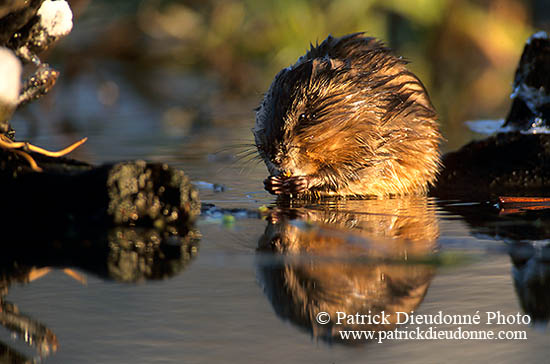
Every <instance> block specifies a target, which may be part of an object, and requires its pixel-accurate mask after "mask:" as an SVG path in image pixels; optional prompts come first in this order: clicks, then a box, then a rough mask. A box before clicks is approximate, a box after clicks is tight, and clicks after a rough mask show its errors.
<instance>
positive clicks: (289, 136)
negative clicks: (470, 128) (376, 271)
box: [253, 34, 440, 196]
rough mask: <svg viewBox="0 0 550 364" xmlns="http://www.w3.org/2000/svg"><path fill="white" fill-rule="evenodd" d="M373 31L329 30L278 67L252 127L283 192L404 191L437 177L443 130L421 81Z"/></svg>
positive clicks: (275, 189) (274, 184) (270, 183)
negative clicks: (335, 34)
mask: <svg viewBox="0 0 550 364" xmlns="http://www.w3.org/2000/svg"><path fill="white" fill-rule="evenodd" d="M405 64H406V62H405V61H404V60H402V59H401V58H397V57H395V56H393V55H392V54H391V53H390V51H389V49H387V48H385V47H383V46H382V45H381V44H380V43H379V42H377V41H375V40H374V39H373V38H365V37H362V36H361V34H353V35H349V36H346V37H343V38H337V39H336V38H332V37H330V36H329V37H328V38H327V39H326V40H325V41H324V42H323V43H321V44H320V45H318V46H317V47H312V48H311V50H310V51H309V52H308V53H307V54H306V55H305V56H303V57H300V59H298V61H297V62H296V64H294V65H293V66H291V67H288V68H285V69H283V70H282V71H280V72H279V73H278V74H277V76H276V77H275V80H274V81H273V83H272V84H271V87H270V88H269V90H268V92H267V93H266V95H265V97H264V99H263V101H262V103H261V105H260V106H259V108H258V109H257V113H256V125H255V128H254V130H253V131H254V136H255V140H256V146H257V147H258V151H259V153H260V156H261V157H262V158H263V159H264V161H265V163H266V165H267V168H268V170H269V172H270V174H271V177H269V178H268V179H267V180H266V181H265V183H266V188H267V189H268V191H270V192H272V193H275V194H293V193H297V194H329V195H378V196H380V195H400V194H407V193H417V192H424V191H425V189H426V186H427V185H428V184H429V183H431V182H432V181H433V180H434V179H435V175H436V172H437V169H438V164H439V154H438V143H439V140H440V134H439V132H438V129H437V124H436V122H435V119H436V114H435V111H434V109H433V107H432V105H431V103H430V101H429V98H428V95H427V93H426V91H425V89H424V87H423V85H422V83H421V82H420V81H419V80H418V79H417V78H416V76H414V75H413V74H412V73H410V72H409V71H407V70H406V68H405Z"/></svg>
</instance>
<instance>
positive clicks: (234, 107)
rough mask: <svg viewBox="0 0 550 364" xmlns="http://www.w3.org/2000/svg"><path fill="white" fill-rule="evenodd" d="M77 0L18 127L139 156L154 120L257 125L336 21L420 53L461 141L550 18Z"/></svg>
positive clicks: (497, 111) (544, 14) (371, 6)
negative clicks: (48, 87) (270, 90)
mask: <svg viewBox="0 0 550 364" xmlns="http://www.w3.org/2000/svg"><path fill="white" fill-rule="evenodd" d="M69 2H70V3H71V7H72V9H73V13H74V15H75V19H74V28H73V31H72V33H71V34H70V35H69V36H68V37H67V38H65V39H64V40H62V41H61V42H60V43H59V44H58V45H57V46H56V47H55V48H54V49H53V50H52V51H51V52H50V54H48V55H46V57H45V58H46V61H47V62H49V63H51V64H52V65H53V66H54V67H56V68H57V69H58V70H60V71H61V76H60V79H59V81H58V84H57V85H56V87H55V88H54V92H53V93H52V94H51V95H49V96H48V97H47V98H46V99H44V100H42V101H41V102H39V103H36V104H37V105H31V106H29V107H27V108H25V109H23V110H21V111H19V112H18V116H17V118H16V122H15V123H14V124H15V125H14V126H15V128H16V130H17V131H18V133H19V134H18V137H21V136H23V137H26V138H29V139H31V140H32V139H36V138H37V137H38V136H40V135H44V134H67V133H74V134H77V135H78V136H81V135H87V136H93V135H94V133H97V134H98V135H101V136H103V137H105V136H109V135H115V134H116V135H118V134H123V135H125V136H132V135H133V137H132V138H130V139H127V140H126V142H127V145H126V149H125V152H124V153H122V154H121V155H120V157H125V156H127V155H132V156H133V155H135V154H136V153H137V154H138V156H139V155H140V153H139V152H138V151H134V152H135V153H132V146H135V145H136V144H137V145H141V146H143V145H144V144H147V143H148V138H150V137H151V135H157V134H159V133H160V134H161V135H163V138H165V139H166V141H167V143H168V144H170V141H172V142H173V143H178V142H179V141H181V140H184V139H185V138H186V137H188V136H190V135H194V134H193V132H192V131H193V130H201V128H208V127H209V126H212V125H218V126H223V127H227V128H230V127H233V126H234V127H237V128H244V129H245V130H247V131H246V133H249V129H250V127H252V125H253V123H254V112H253V108H254V107H255V106H256V105H257V104H258V103H259V101H260V99H261V97H262V93H263V92H264V91H265V90H266V89H267V87H268V86H269V84H270V82H271V80H272V79H273V77H274V75H275V74H276V73H277V71H279V70H280V69H281V68H283V67H286V66H288V65H290V64H292V63H294V62H295V60H296V59H297V58H298V57H299V56H300V55H302V54H304V52H305V51H306V50H307V49H308V48H309V45H310V43H313V44H315V43H316V42H321V41H322V40H323V39H324V38H325V37H326V36H327V35H328V34H332V35H334V36H340V35H344V34H346V33H351V32H358V31H365V32H366V33H367V34H368V35H369V36H374V37H377V38H379V39H381V40H383V41H384V42H385V43H386V44H388V45H389V46H391V47H392V48H394V49H395V52H396V53H397V54H399V55H402V56H404V57H405V58H407V59H408V60H410V61H411V65H410V68H411V69H412V70H413V72H415V73H416V74H417V75H418V76H419V77H420V79H421V80H422V81H423V82H424V84H425V86H426V88H427V89H428V91H429V93H430V96H431V98H432V101H433V103H434V104H435V106H436V108H437V110H438V111H439V113H440V121H441V124H442V130H443V133H444V135H445V137H446V138H447V144H446V145H445V146H444V150H451V149H456V148H458V147H459V146H461V145H462V144H464V143H465V142H466V141H468V140H470V139H472V138H473V137H474V135H473V134H472V132H470V131H468V130H467V129H466V128H465V126H464V121H466V120H472V119H487V118H489V119H498V118H503V117H505V115H506V113H507V110H508V107H509V104H510V98H509V94H510V92H511V83H512V80H513V75H514V71H515V67H516V65H517V63H518V61H519V57H520V55H521V52H522V49H523V45H524V43H525V41H526V39H527V38H528V37H529V36H530V34H531V33H533V32H534V31H536V30H541V29H542V30H545V29H549V25H550V5H549V2H548V1H547V0H530V1H520V0H418V1H410V0H335V1H327V0H324V1H313V0H277V1H276V0H268V1H257V0H200V1H199V0H187V1H169V0H143V1H136V0H133V1H131V0H130V1H116V2H113V1H106V0H93V1H90V0H73V1H69ZM44 110H48V113H46V114H47V116H45V115H44V113H42V111H44ZM45 118H46V119H48V121H49V122H48V123H44V121H43V120H44V119H45ZM137 120H141V121H140V122H137ZM44 125H46V126H44ZM44 128H49V129H48V130H46V131H44ZM73 139H76V135H75V138H73ZM206 139H208V138H206ZM121 142H122V143H124V140H122V141H121ZM93 143H94V142H93V141H92V144H93ZM96 143H100V142H99V141H96ZM106 143H107V142H106ZM109 143H112V140H111V141H110V142H109ZM46 144H47V142H46ZM162 144H165V143H162ZM99 149H101V148H99ZM167 153H169V150H167ZM142 154H143V155H144V156H147V155H149V154H150V153H148V152H147V151H143V153H142ZM117 157H119V155H117V154H116V153H115V155H110V156H108V157H107V156H99V157H96V158H95V159H99V160H103V159H105V158H115V159H116V158H117ZM91 159H94V158H91Z"/></svg>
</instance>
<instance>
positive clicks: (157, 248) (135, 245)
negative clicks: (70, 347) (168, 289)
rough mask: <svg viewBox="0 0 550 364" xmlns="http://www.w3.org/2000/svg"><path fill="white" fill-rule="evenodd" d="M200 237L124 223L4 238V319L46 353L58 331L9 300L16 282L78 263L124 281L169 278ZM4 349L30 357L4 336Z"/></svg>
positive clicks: (0, 264)
mask: <svg viewBox="0 0 550 364" xmlns="http://www.w3.org/2000/svg"><path fill="white" fill-rule="evenodd" d="M198 241H199V234H198V232H197V231H195V230H193V231H191V232H190V233H189V234H187V235H186V236H180V235H173V234H169V233H167V232H161V231H157V230H154V229H138V228H128V227H119V228H114V229H111V230H107V231H103V232H98V233H96V234H95V235H87V236H86V237H83V236H79V237H78V239H77V240H69V239H65V240H55V239H51V240H46V239H45V240H43V241H36V242H33V243H24V242H20V243H19V244H15V243H12V242H9V243H7V244H4V246H3V247H2V252H1V254H0V325H2V326H4V327H5V328H7V329H8V330H10V331H11V332H12V333H14V334H16V335H17V336H18V337H20V338H22V339H24V340H25V342H26V343H27V344H28V345H30V346H31V347H34V348H36V349H37V351H38V352H39V354H40V355H41V356H45V355H48V354H49V353H53V352H55V351H56V350H57V346H58V343H57V338H56V335H55V333H54V332H52V331H51V330H50V329H49V328H47V327H46V326H44V325H43V324H42V323H40V322H39V321H37V320H35V319H32V318H30V317H28V316H27V315H25V314H22V313H20V312H19V310H18V308H17V306H15V305H14V304H11V303H8V302H6V301H4V299H3V297H5V296H6V295H7V294H8V290H9V287H10V285H11V284H12V283H14V282H17V283H29V282H30V281H32V280H33V279H34V277H40V276H41V275H42V274H43V273H45V272H47V271H48V270H49V269H44V268H41V267H60V268H65V267H75V268H78V269H82V270H85V271H87V272H90V273H92V274H95V275H97V276H99V277H102V278H104V279H114V280H117V281H122V282H137V281H143V280H146V279H164V278H168V277H172V276H174V275H176V274H178V273H180V272H181V271H182V270H183V269H184V268H185V267H186V266H187V265H188V264H189V263H190V261H191V260H192V259H193V258H194V257H195V256H196V255H197V252H198ZM2 353H3V354H2ZM1 355H4V356H6V357H9V358H13V360H14V361H13V362H26V359H25V358H24V357H23V356H21V355H20V354H18V353H17V352H15V351H14V350H12V349H11V348H9V347H5V346H3V345H2V343H1V342H0V359H1V358H2V356H1ZM18 355H19V356H18ZM17 358H20V359H21V360H19V359H17ZM0 362H1V361H0ZM7 362H12V359H10V360H8V361H7Z"/></svg>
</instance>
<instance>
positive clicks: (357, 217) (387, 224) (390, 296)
mask: <svg viewBox="0 0 550 364" xmlns="http://www.w3.org/2000/svg"><path fill="white" fill-rule="evenodd" d="M438 234H439V226H438V220H437V218H436V214H435V210H434V209H433V208H432V207H431V206H429V204H428V200H427V199H426V198H423V197H418V198H405V199H390V200H369V201H347V202H342V201H336V202H333V203H331V204H325V205H316V206H307V205H303V206H299V205H298V206H297V205H296V204H294V205H293V206H292V207H289V206H288V205H286V206H285V205H284V204H283V203H280V204H278V205H277V207H275V208H274V209H273V210H272V211H271V214H270V216H269V217H268V223H267V226H266V229H265V232H264V234H263V235H262V237H261V238H260V240H259V242H258V259H257V272H258V277H259V281H260V282H261V285H262V286H263V290H264V293H265V294H266V296H267V297H268V299H269V300H270V302H271V304H272V305H273V308H274V309H275V312H276V314H277V315H278V316H279V318H281V319H282V320H285V321H286V320H288V321H290V322H291V323H293V324H294V325H296V326H297V327H299V328H301V329H303V330H304V331H306V332H309V333H310V334H311V335H312V336H313V337H314V338H315V339H318V340H319V339H320V340H322V341H324V342H327V343H343V344H360V343H364V342H368V341H367V340H365V339H360V340H342V338H341V337H340V334H339V331H340V330H372V331H382V330H384V331H386V330H392V329H393V328H395V327H396V325H397V322H396V320H397V316H396V312H410V311H413V310H415V309H416V308H417V307H418V306H419V305H420V304H421V302H422V300H423V299H424V296H425V295H426V292H427V291H428V287H429V285H430V282H431V280H432V279H433V276H434V274H435V266H434V265H433V264H430V263H428V261H429V257H431V256H433V255H434V253H435V252H436V250H437V243H436V239H437V237H438ZM269 256H272V257H274V258H276V259H271V260H269V259H267V258H268V257H269ZM427 258H428V259H427ZM322 312H326V313H328V314H329V315H330V317H331V320H330V322H328V323H327V324H324V325H322V324H320V323H319V322H318V321H317V317H318V315H319V314H320V313H322ZM337 312H344V313H345V314H347V315H356V314H359V315H370V316H371V318H372V319H373V320H372V321H371V324H363V323H362V322H360V321H361V320H352V321H353V322H352V321H351V320H350V321H348V320H347V319H345V320H341V321H340V323H339V324H338V323H337V322H336V320H335V318H337V317H338V316H337V315H338V314H337ZM340 315H342V314H340ZM379 315H385V317H386V320H382V319H381V317H380V318H375V317H379ZM321 317H322V316H321ZM375 321H377V322H378V323H377V322H375ZM363 322H364V323H367V322H368V318H367V316H365V318H364V321H363Z"/></svg>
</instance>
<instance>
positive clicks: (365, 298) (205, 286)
mask: <svg viewBox="0 0 550 364" xmlns="http://www.w3.org/2000/svg"><path fill="white" fill-rule="evenodd" d="M114 74H116V73H114ZM159 77H166V79H172V80H173V77H176V80H175V81H174V80H173V82H174V84H178V83H177V80H178V79H177V77H182V79H181V81H182V82H181V84H184V85H186V86H185V87H183V86H182V87H183V88H184V89H183V90H182V92H183V93H184V94H185V95H194V94H195V93H196V92H195V91H196V89H197V88H196V87H198V86H194V84H193V82H192V80H190V79H189V78H186V77H185V76H181V75H179V76H178V75H176V76H174V75H169V74H168V75H164V76H162V75H161V76H159ZM111 81H113V82H115V84H117V85H118V86H117V87H118V89H117V92H118V94H119V98H118V100H117V103H116V104H115V105H114V106H105V105H102V104H101V103H100V101H99V99H98V97H97V93H96V91H97V89H98V84H97V82H96V81H94V80H93V77H88V78H86V77H83V78H82V79H79V80H78V82H74V83H72V84H69V85H65V86H63V85H61V86H60V87H59V90H58V91H57V92H58V93H57V95H56V98H55V100H56V101H55V104H54V105H55V107H54V108H53V109H50V110H49V112H48V113H47V114H46V115H44V116H38V115H39V112H40V110H41V109H40V108H38V107H37V108H35V109H33V110H26V111H24V112H22V113H20V114H19V115H18V116H17V120H16V123H15V127H16V129H17V130H18V137H19V138H20V139H30V140H32V141H33V142H34V143H35V144H39V145H42V146H45V147H49V148H52V149H56V148H59V147H61V146H64V145H65V144H68V143H70V142H72V141H74V140H76V139H77V138H78V137H80V136H88V137H89V141H88V142H87V144H86V145H85V146H84V147H82V148H81V149H80V150H78V151H77V152H75V155H74V156H75V157H76V158H80V159H84V160H87V161H91V162H94V163H101V162H105V161H112V160H123V159H138V158H145V159H148V160H152V161H166V162H168V163H170V164H171V165H172V166H174V167H178V168H182V169H184V170H185V171H186V172H187V173H188V174H189V176H190V177H191V178H192V180H194V181H197V182H198V181H202V182H207V183H220V184H223V185H225V187H226V189H225V191H224V192H214V191H213V190H211V189H208V188H207V187H204V188H202V189H201V198H202V201H203V202H206V203H213V204H216V205H217V206H219V207H223V208H233V207H238V208H244V209H248V210H250V211H256V210H257V209H258V208H259V207H260V206H265V205H268V206H272V207H274V210H273V211H274V214H273V215H272V217H271V218H270V219H267V220H266V219H257V218H244V217H239V216H237V217H236V219H235V220H234V221H232V220H230V219H225V220H224V219H223V218H217V217H212V216H211V217H203V218H201V219H199V221H198V223H197V228H198V230H199V231H200V233H201V235H202V237H201V239H200V241H199V242H198V251H197V252H196V253H195V255H194V258H193V259H192V260H190V261H189V262H187V264H186V265H185V267H183V269H181V270H179V271H177V273H176V274H175V275H173V276H171V277H167V278H165V279H162V280H147V279H141V280H139V281H138V282H137V283H135V282H134V283H125V282H119V281H117V280H116V279H107V277H106V276H105V275H102V276H100V275H98V274H97V272H95V273H94V272H93V271H87V270H79V269H78V267H77V268H76V269H75V271H76V272H77V273H78V274H80V275H81V276H83V277H85V280H86V282H85V283H84V284H83V283H82V282H80V281H79V280H77V279H74V278H71V277H70V276H69V275H68V274H65V273H64V272H63V270H62V269H61V268H64V267H54V269H52V270H51V271H50V272H49V274H46V275H44V276H42V277H41V278H39V279H35V280H33V281H32V282H30V283H27V284H21V283H17V282H14V283H13V284H12V285H11V286H10V287H9V292H8V293H7V294H6V295H5V297H3V299H4V301H5V302H9V303H11V304H14V305H16V306H17V308H18V310H19V312H20V315H22V316H23V317H27V318H32V320H33V322H34V323H39V324H41V325H43V326H44V327H46V328H47V329H49V330H51V334H50V335H55V338H56V339H55V340H57V346H56V350H54V351H55V352H51V353H50V354H49V355H47V353H45V352H42V353H40V350H38V349H36V348H35V347H33V346H30V345H27V344H26V343H25V338H24V337H22V336H21V335H15V334H13V333H12V332H11V331H10V330H8V329H7V328H5V327H2V328H0V349H1V350H6V349H5V347H10V348H11V349H12V350H16V351H18V352H19V353H21V355H23V356H24V357H26V358H28V359H35V360H42V361H43V362H47V363H73V362H80V363H82V362H89V363H151V362H156V363H172V362H173V363H183V362H184V363H214V362H222V363H223V362H235V363H280V362H290V363H294V362H296V363H298V362H304V363H363V362H389V363H391V362H405V361H406V362H410V363H417V362H418V363H436V362H441V361H443V360H444V361H446V362H459V361H460V362H462V361H466V360H467V361H470V362H513V363H516V362H520V361H523V362H534V361H535V360H541V361H546V360H547V351H548V344H547V343H548V340H549V337H548V336H549V335H548V331H547V329H546V325H545V319H546V318H547V317H548V313H549V312H550V296H549V295H548V293H547V292H548V283H547V282H548V281H550V270H549V269H548V265H546V264H545V261H547V256H548V254H547V252H546V251H545V249H544V242H545V241H546V239H547V236H545V232H546V226H550V225H549V224H548V217H547V216H546V215H545V214H544V213H539V214H538V215H533V214H531V215H527V216H519V217H518V216H509V215H508V216H505V215H501V216H499V215H498V210H496V209H494V208H492V207H491V206H488V205H486V204H478V203H469V202H470V201H460V202H458V201H438V200H435V199H421V198H420V199H419V198H416V199H397V200H388V201H350V202H347V203H344V202H340V203H327V204H324V205H314V206H301V205H297V204H293V205H292V206H279V207H275V206H274V202H275V200H274V198H273V197H272V196H270V195H268V194H267V193H266V192H264V191H263V187H262V180H263V178H265V176H266V170H265V167H264V166H263V165H262V164H254V163H248V164H243V163H239V162H236V161H235V154H236V152H237V149H235V148H229V149H227V147H230V146H234V145H236V144H241V143H250V142H251V136H250V131H249V130H250V127H251V126H252V118H253V113H252V111H251V109H252V107H253V106H254V105H253V103H250V104H249V103H242V102H237V103H236V104H235V105H233V104H231V103H224V104H222V106H220V105H219V103H218V102H217V101H216V100H215V99H214V98H212V97H210V96H209V95H208V94H206V95H202V96H201V95H196V97H204V99H203V101H202V103H203V104H204V109H206V110H211V113H210V114H207V115H204V114H203V113H202V110H195V109H193V108H192V107H191V106H190V105H194V104H197V102H196V100H193V99H192V97H191V96H189V97H188V98H187V99H186V100H187V101H186V102H188V105H183V106H182V105H179V106H178V103H177V100H171V99H168V101H166V99H164V100H163V101H162V102H157V103H154V102H151V103H148V102H145V101H144V98H143V95H136V94H135V93H134V92H133V91H131V90H132V87H129V86H128V87H123V86H121V85H124V83H117V80H116V78H115V77H114V76H113V79H112V80H111ZM158 84H159V85H163V84H164V83H163V79H162V78H161V79H160V80H159V81H158ZM99 86H101V85H99ZM194 87H195V88H194ZM214 105H217V106H214ZM167 110H169V111H170V112H167ZM66 115H71V118H70V119H69V120H66ZM174 115H176V117H174ZM189 115H191V116H189ZM33 117H34V118H39V119H40V121H37V122H34V123H33V122H29V121H28V120H32V119H33ZM24 120H27V121H24ZM197 125H202V126H197ZM447 138H449V139H450V138H452V136H447ZM201 186H207V185H206V184H201ZM167 264H168V263H167ZM68 268H70V267H68ZM331 310H333V311H334V312H336V311H343V312H346V313H347V314H355V313H357V312H360V313H364V314H366V313H368V310H371V311H372V313H373V314H374V313H376V312H379V311H381V310H384V312H385V313H394V312H410V311H415V312H416V313H418V314H420V315H427V316H428V317H429V316H435V315H437V314H438V313H439V311H442V313H443V314H445V315H447V314H448V315H465V316H468V317H472V316H473V315H475V314H476V313H479V314H480V315H481V323H480V324H479V325H460V324H432V325H429V324H428V325H427V324H422V325H416V324H414V325H398V326H397V328H398V329H399V330H403V331H409V332H412V331H414V330H416V329H417V327H419V328H420V329H422V330H427V329H429V328H430V327H432V329H433V330H440V331H442V330H452V331H456V330H458V329H459V327H461V329H463V330H476V331H483V330H484V331H494V332H495V333H496V332H498V331H501V330H510V331H524V332H525V335H526V336H527V339H526V340H493V341H489V340H443V339H441V340H424V341H420V340H387V341H384V342H383V343H377V342H376V341H375V342H372V341H371V342H366V341H365V340H359V341H358V342H355V343H353V344H352V343H350V342H349V341H344V342H340V341H339V340H336V339H334V335H335V330H338V329H351V328H355V329H358V330H372V329H387V330H392V329H393V328H390V327H385V328H384V327H383V328H380V327H373V326H369V325H356V326H355V327H354V326H353V325H349V326H346V325H342V327H340V328H338V326H337V325H336V326H333V325H330V324H329V325H320V324H317V323H315V322H314V319H315V317H316V315H317V314H318V313H319V312H321V311H327V312H332V311H331ZM497 311H499V312H500V313H501V314H502V315H517V314H518V313H520V315H524V314H525V313H526V312H527V313H528V314H530V315H532V317H533V319H534V318H536V319H537V324H536V325H533V324H531V325H523V324H504V325H496V324H493V325H487V324H486V322H487V314H486V312H494V313H496V312H497ZM5 326H9V325H5ZM44 330H45V329H44ZM52 340H53V339H52ZM55 340H54V341H55ZM0 357H1V356H0Z"/></svg>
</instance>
